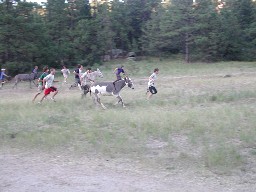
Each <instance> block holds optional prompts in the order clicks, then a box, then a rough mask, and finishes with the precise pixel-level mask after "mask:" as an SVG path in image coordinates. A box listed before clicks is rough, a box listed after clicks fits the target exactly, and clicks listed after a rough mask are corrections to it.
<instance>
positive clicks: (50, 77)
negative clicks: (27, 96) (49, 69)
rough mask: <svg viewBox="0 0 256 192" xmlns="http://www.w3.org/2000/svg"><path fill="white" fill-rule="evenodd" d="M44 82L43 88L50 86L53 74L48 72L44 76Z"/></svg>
mask: <svg viewBox="0 0 256 192" xmlns="http://www.w3.org/2000/svg"><path fill="white" fill-rule="evenodd" d="M44 80H45V82H46V84H45V88H50V87H51V86H52V84H53V81H54V75H52V74H49V75H47V76H46V77H45V78H44Z"/></svg>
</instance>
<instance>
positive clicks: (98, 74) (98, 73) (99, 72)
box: [97, 68, 103, 78]
mask: <svg viewBox="0 0 256 192" xmlns="http://www.w3.org/2000/svg"><path fill="white" fill-rule="evenodd" d="M97 76H98V77H100V78H103V74H102V73H101V71H100V70H99V69H98V68H97Z"/></svg>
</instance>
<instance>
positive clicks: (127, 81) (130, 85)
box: [124, 76, 134, 89]
mask: <svg viewBox="0 0 256 192" xmlns="http://www.w3.org/2000/svg"><path fill="white" fill-rule="evenodd" d="M124 80H125V84H126V85H128V87H129V88H131V89H134V85H133V82H132V80H131V79H130V78H129V77H128V76H127V77H125V78H124Z"/></svg>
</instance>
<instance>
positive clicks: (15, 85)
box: [12, 81, 18, 89]
mask: <svg viewBox="0 0 256 192" xmlns="http://www.w3.org/2000/svg"><path fill="white" fill-rule="evenodd" d="M17 84H18V81H15V83H14V85H13V87H12V88H13V89H14V87H15V88H16V89H17Z"/></svg>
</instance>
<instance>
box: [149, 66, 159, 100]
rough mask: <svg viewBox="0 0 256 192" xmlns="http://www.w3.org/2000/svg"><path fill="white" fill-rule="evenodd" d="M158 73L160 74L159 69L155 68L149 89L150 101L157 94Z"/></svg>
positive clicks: (150, 78) (150, 77)
mask: <svg viewBox="0 0 256 192" xmlns="http://www.w3.org/2000/svg"><path fill="white" fill-rule="evenodd" d="M158 73H159V69H158V68H155V69H154V72H153V73H152V75H150V76H149V80H148V89H147V99H150V98H151V97H152V95H153V94H157V90H156V87H155V80H156V78H157V75H158Z"/></svg>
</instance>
